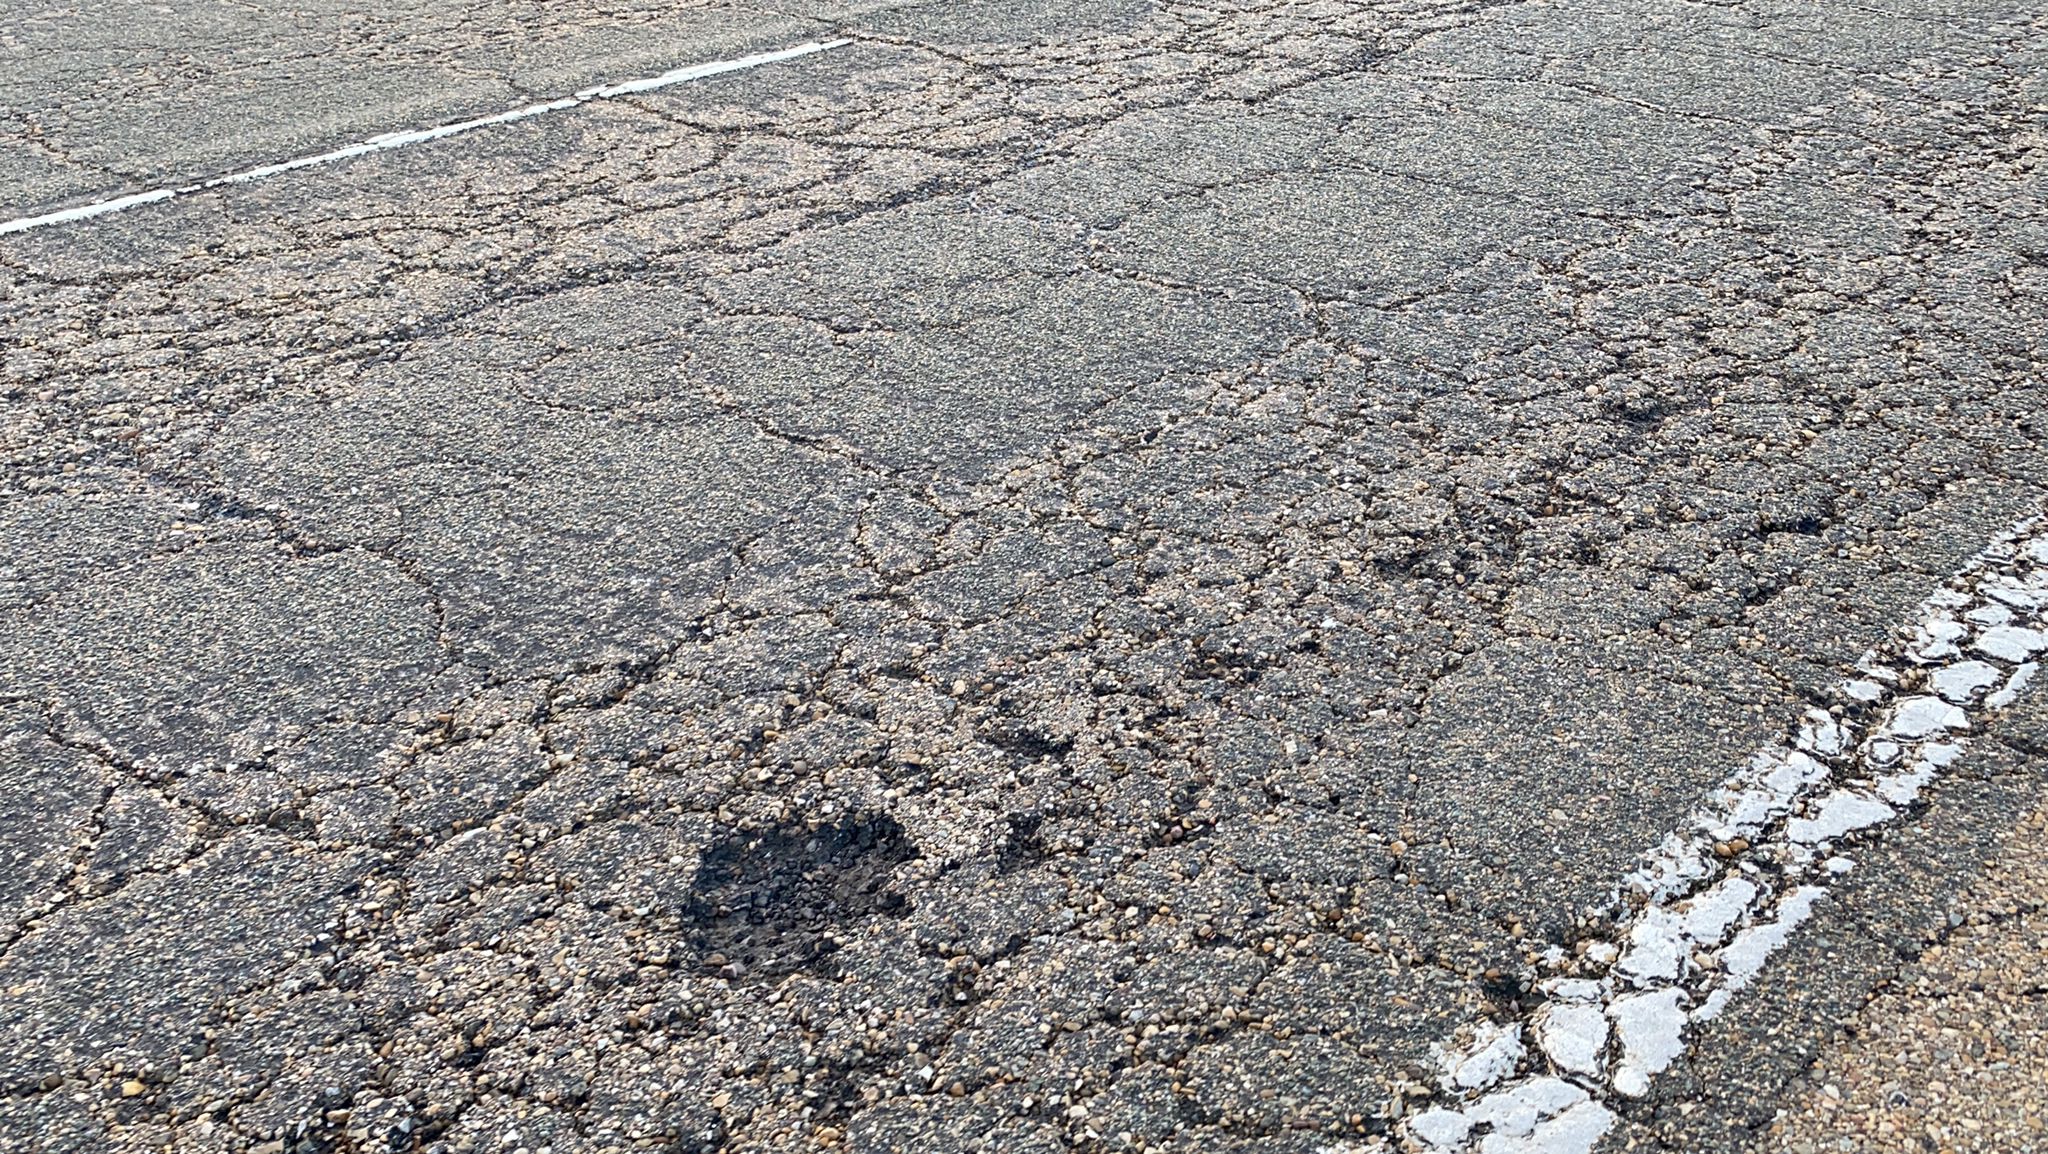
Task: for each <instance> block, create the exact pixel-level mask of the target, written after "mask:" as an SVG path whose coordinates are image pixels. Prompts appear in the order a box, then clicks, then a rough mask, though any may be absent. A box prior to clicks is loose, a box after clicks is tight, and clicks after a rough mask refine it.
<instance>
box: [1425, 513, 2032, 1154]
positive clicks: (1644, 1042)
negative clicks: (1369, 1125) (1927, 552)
mask: <svg viewBox="0 0 2048 1154" xmlns="http://www.w3.org/2000/svg"><path fill="white" fill-rule="evenodd" d="M2044 623H2048V531H2043V526H2042V524H2041V523H2040V522H2039V521H2038V520H2033V519H2030V520H2027V521H2023V522H2021V523H2020V524H2018V525H2017V526H2014V527H2013V528H2012V529H2011V530H2009V531H2007V532H2006V533H2004V534H2002V535H2000V536H1999V537H1998V538H1997V539H1996V540H1995V541H1993V542H1992V543H1991V545H1990V546H1988V547H1987V548H1986V549H1985V550H1984V551H1983V552H1982V553H1979V554H1978V555H1977V556H1976V557H1975V558H1973V559H1972V560H1971V562H1970V563H1969V564H1968V565H1967V566H1965V567H1964V568H1963V570H1962V571H1961V572H1959V573H1957V574H1956V575H1955V576H1954V577H1951V578H1950V579H1949V580H1948V581H1947V582H1945V583H1944V584H1943V586H1942V587H1941V588H1939V589H1937V590H1936V591H1935V592H1934V594H1933V596H1931V597H1929V598H1928V599H1927V600H1926V601H1925V602H1924V603H1922V605H1921V606H1920V609H1919V612H1918V616H1917V619H1916V621H1915V622H1914V625H1913V631H1912V635H1911V640H1910V641H1908V642H1901V643H1899V644H1898V645H1897V646H1896V647H1895V651H1893V652H1890V653H1887V654H1884V655H1880V654H1878V653H1876V652H1873V653H1870V654H1866V655H1865V656H1864V658H1863V660H1862V661H1860V662H1859V663H1858V664H1857V670H1858V673H1857V676H1855V677H1854V678H1852V679H1851V680H1849V681H1846V682H1844V683H1843V684H1842V685H1840V686H1838V687H1837V690H1836V694H1837V697H1838V699H1839V701H1840V703H1841V705H1840V707H1838V708H1835V709H1809V710H1808V711H1807V712H1806V714H1805V715H1804V716H1803V717H1802V718H1801V719H1800V720H1799V722H1798V725H1797V727H1796V732H1795V733H1794V735H1793V736H1791V737H1790V738H1788V739H1787V740H1786V741H1784V742H1782V743H1780V744H1777V745H1773V746H1770V747H1768V748H1766V749H1763V750H1761V751H1759V752H1758V753H1757V754H1756V756H1755V757H1753V758H1752V759H1751V760H1750V762H1749V763H1748V764H1747V765H1745V766H1744V767H1743V768H1742V769H1741V770H1739V771H1738V772H1736V773H1735V774H1734V775H1733V776H1731V777H1730V778H1728V780H1727V781H1726V782H1724V783H1723V784H1722V785H1721V787H1720V788H1719V789H1717V790H1715V791H1714V792H1713V793H1712V794H1710V795H1709V796H1708V798H1707V800H1706V802H1705V803H1704V804H1703V805H1702V806H1701V807H1700V808H1699V809H1698V810H1697V811H1695V812H1694V814H1693V815H1692V817H1691V818H1690V819H1689V820H1688V821H1687V822H1686V823H1685V825H1684V826H1683V827H1681V828H1680V829H1677V830H1674V831H1672V832H1671V833H1670V834H1668V835H1667V836H1666V837H1665V838H1664V840H1663V841H1662V842H1660V843H1659V844H1658V845H1657V846H1656V847H1654V848H1653V849H1651V850H1650V851H1649V852H1647V853H1646V854H1644V855H1643V859H1642V866H1641V868H1640V869H1638V870H1636V871H1635V872H1634V873H1632V874H1630V875H1629V876H1628V877H1626V878H1624V879H1622V882H1621V885H1620V886H1619V887H1618V889H1617V892H1616V893H1615V895H1614V898H1613V900H1612V902H1611V904H1610V905H1609V907H1608V908H1607V909H1606V910H1604V911H1600V912H1602V913H1604V914H1605V915H1607V916H1609V917H1611V918H1612V919H1613V926H1614V929H1613V932H1612V933H1611V934H1608V935H1606V936H1605V938H1604V940H1600V941H1597V942H1594V943H1593V944H1592V945H1591V947H1590V948H1588V949H1586V950H1584V952H1583V953H1581V954H1580V955H1579V956H1576V957H1572V956H1566V955H1565V953H1564V951H1563V950H1561V949H1556V948H1553V949H1552V951H1551V952H1550V954H1549V955H1547V956H1546V957H1545V958H1544V961H1543V976H1542V978H1541V979H1540V981H1539V988H1540V989H1541V990H1542V991H1543V993H1544V994H1545V995H1546V997H1547V1001H1546V1003H1545V1005H1543V1006H1542V1007H1541V1008H1540V1009H1538V1010H1537V1011H1535V1012H1534V1013H1533V1014H1532V1015H1531V1018H1530V1021H1529V1022H1528V1023H1527V1026H1528V1027H1529V1029H1527V1030H1525V1029H1524V1023H1520V1022H1517V1023H1511V1024H1508V1025H1505V1026H1502V1025H1495V1024H1491V1023H1484V1024H1480V1025H1478V1026H1476V1027H1472V1028H1469V1029H1467V1030H1466V1031H1464V1032H1462V1033H1461V1034H1460V1035H1458V1036H1456V1037H1454V1038H1452V1039H1450V1040H1448V1041H1447V1042H1446V1043H1445V1044H1444V1045H1442V1046H1441V1047H1440V1048H1439V1053H1440V1056H1441V1060H1442V1065H1443V1083H1442V1098H1441V1099H1440V1101H1441V1103H1442V1104H1440V1105H1438V1106H1435V1107H1434V1108H1432V1109H1430V1110H1428V1111H1427V1112H1425V1113H1422V1114H1419V1115H1416V1116H1414V1117H1412V1118H1409V1119H1406V1120H1405V1121H1404V1123H1403V1124H1402V1128H1401V1130H1402V1136H1403V1137H1404V1138H1407V1139H1410V1140H1412V1141H1413V1142H1414V1143H1415V1144H1417V1145H1419V1146H1420V1147H1421V1148H1424V1149H1428V1150H1432V1151H1437V1152H1439V1154H1468V1152H1472V1151H1477V1152H1479V1154H1507V1152H1510V1151H1519V1152H1526V1154H1587V1152H1588V1151H1590V1150H1591V1149H1592V1148H1593V1146H1594V1145H1595V1144H1596V1143H1597V1142H1598V1141H1599V1140H1600V1138H1601V1137H1602V1136H1603V1135H1604V1134H1605V1133H1606V1132H1607V1131H1608V1130H1609V1129H1610V1128H1611V1127H1612V1126H1613V1124H1614V1122H1615V1121H1616V1115H1615V1112H1614V1110H1613V1109H1611V1108H1610V1106H1609V1105H1607V1104H1604V1103H1611V1102H1612V1101H1613V1100H1614V1099H1616V1098H1627V1097H1639V1096H1641V1095H1643V1094H1646V1093H1648V1092H1649V1089H1650V1086H1651V1082H1652V1080H1653V1079H1654V1078H1655V1077H1656V1076H1657V1075H1658V1074H1659V1073H1661V1072H1662V1071H1664V1070H1665V1069H1667V1068H1668V1067H1669V1066H1670V1065H1671V1064H1672V1063H1673V1062H1674V1061H1675V1060H1677V1058H1678V1057H1679V1056H1680V1055H1682V1054H1683V1053H1684V1051H1685V1045H1686V1036H1687V1035H1688V1034H1689V1033H1691V1032H1692V1031H1693V1030H1695V1029H1696V1028H1697V1027H1698V1026H1699V1024H1700V1023H1703V1022H1707V1021H1710V1020H1712V1019H1713V1018H1715V1017H1717V1016H1719V1015H1720V1014H1721V1013H1722V1011H1723V1010H1724V1009H1726V1007H1727V1005H1728V1003H1729V1000H1730V999H1731V998H1732V997H1734V996H1735V994H1736V993H1737V991H1739V990H1741V989H1742V988H1743V987H1745V986H1748V985H1749V984H1750V983H1751V982H1753V981H1754V980H1755V979H1756V977H1757V975H1758V974H1759V973H1760V972H1762V970H1763V968H1764V966H1765V965H1766V963H1767V962H1768V961H1769V959H1770V956H1771V955H1772V954H1773V953H1774V952H1775V951H1777V950H1778V949H1779V948H1781V947H1782V946H1784V945H1785V943H1786V942H1787V941H1788V940H1790V938H1791V937H1792V934H1793V932H1794V931H1795V930H1796V929H1797V928H1798V927H1799V925H1800V924H1801V923H1803V922H1805V921H1807V920H1808V919H1809V918H1814V917H1820V916H1824V913H1825V901H1826V899H1827V896H1828V892H1829V886H1830V884H1831V883H1832V882H1833V881H1834V880H1835V879H1837V878H1839V877H1840V876H1841V875H1843V874H1845V873H1847V872H1849V871H1850V870H1851V869H1853V868H1854V865H1855V863H1854V861H1853V859H1851V858H1850V857H1848V856H1847V851H1850V850H1853V848H1854V846H1855V844H1856V842H1857V841H1858V840H1859V839H1861V838H1864V837H1868V836H1870V835H1871V834H1872V833H1873V832H1874V831H1876V830H1878V829H1879V828H1881V827H1882V826H1884V825H1887V824H1892V823H1895V822H1897V821H1898V820H1900V817H1901V811H1902V810H1903V809H1904V808H1905V807H1907V806H1909V805H1911V804H1912V803H1913V802H1914V801H1915V800H1916V799H1917V798H1918V797H1919V794H1920V792H1921V790H1922V789H1924V788H1925V787H1926V786H1927V785H1928V784H1929V783H1931V782H1932V781H1933V780H1934V779H1935V778H1936V777H1938V776H1939V775H1940V774H1941V772H1942V771H1943V770H1945V769H1947V768H1948V766H1949V765H1950V764H1952V763H1953V762H1954V761H1955V760H1956V758H1958V757H1959V756H1961V754H1962V752H1963V749H1964V747H1965V745H1966V738H1965V737H1964V736H1963V735H1964V734H1966V733H1969V732H1970V731H1972V730H1974V729H1975V728H1977V726H1978V725H1979V723H1980V722H1981V721H1982V720H1983V719H1984V716H1985V714H1987V713H1989V712H1995V711H1997V710H1999V709H2003V708H2004V707H2006V706H2007V705H2010V704H2011V703H2012V701H2013V700H2014V698H2015V697H2016V696H2017V694H2018V693H2019V691H2020V689H2021V688H2023V687H2024V686H2025V685H2026V684H2027V682H2028V681H2029V679H2030V678H2031V677H2032V675H2033V673H2034V669H2035V666H2036V662H2035V658H2036V657H2038V656H2040V655H2041V654H2042V653H2043V652H2044V651H2048V632H2043V631H2042V630H2041V629H2040V628H2039V627H2040V626H2042V625H2043V624H2044ZM1859 719H1862V720H1861V721H1859ZM1859 724H1863V725H1867V727H1868V730H1867V732H1865V733H1862V734H1860V735H1859V733H1858V732H1857V728H1858V725H1859ZM1817 907H1818V908H1817ZM1525 1034H1526V1035H1527V1036H1529V1037H1530V1038H1531V1039H1532V1041H1533V1043H1534V1044H1533V1045H1531V1046H1528V1047H1524V1046H1522V1045H1521V1044H1520V1039H1521V1038H1522V1037H1523V1036H1524V1035H1525ZM1560 1084H1564V1085H1568V1086H1570V1087H1571V1088H1573V1089H1575V1090H1577V1091H1579V1093H1578V1094H1571V1093H1566V1092H1564V1091H1561V1090H1559V1089H1558V1086H1559V1085H1560ZM1538 1091H1540V1092H1538Z"/></svg>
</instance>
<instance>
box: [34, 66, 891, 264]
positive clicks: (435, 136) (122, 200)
mask: <svg viewBox="0 0 2048 1154" xmlns="http://www.w3.org/2000/svg"><path fill="white" fill-rule="evenodd" d="M851 43H853V41H851V40H813V41H808V42H806V43H803V44H798V45H796V46H795V47H792V48H783V49H778V50H777V51H774V52H762V53H759V54H757V55H754V56H742V57H740V58H739V59H737V60H713V61H711V62H709V63H706V64H692V65H690V66H689V67H687V68H677V69H674V70H672V71H669V72H664V73H662V74H661V75H659V76H648V77H644V78H642V79H639V80H628V81H625V82H624V83H620V84H605V85H599V86H597V87H595V88H586V89H584V90H582V91H581V92H577V93H575V94H574V95H570V96H564V97H561V98H560V99H557V100H550V101H548V102H546V103H544V104H529V105H526V106H525V107H523V108H514V109H512V110H510V111H508V112H500V113H497V114H496V115H493V116H479V117H477V118H476V119H474V120H461V121H457V122H455V123H453V124H441V125H436V126H434V127H432V128H417V129H411V130H408V131H404V132H386V133H384V134H382V135H379V136H373V137H370V138H369V139H368V140H363V141H358V142H357V143H355V144H351V145H348V146H347V147H345V148H337V149H335V150H334V151H332V152H322V153H317V154H314V155H312V156H299V157H294V158H292V159H290V160H281V161H278V162H277V163H275V164H266V165H262V166H260V167H257V168H248V169H243V170H242V171H240V172H231V173H228V174H227V175H225V176H216V177H212V178H210V179H207V180H201V181H196V182H194V183H192V184H183V185H175V186H172V187H169V188H157V189H151V190H150V191H148V192H138V193H134V194H133V195H129V196H119V197H115V198H113V199H111V200H102V201H98V202H96V203H93V204H84V205H79V206H78V207H76V208H66V209H61V210H59V211H57V212H50V213H44V214H43V215H41V216H24V217H19V218H17V219H14V220H9V221H0V236H5V235H7V234H9V233H16V232H27V231H29V230H30V229H36V228H47V227H49V226H50V225H56V224H70V223H72V222H74V221H80V220H88V219H91V218H92V217H95V216H104V215H106V214H107V213H110V212H120V211H121V210H122V209H127V208H134V207H135V206H136V205H140V204H153V203H155V202H157V201H160V200H170V199H171V198H172V197H178V196H189V195H191V194H192V193H195V192H203V191H205V190H207V189H210V188H220V187H222V186H224V185H230V184H247V183H249V182H250V181H252V180H262V179H263V178H265V177H268V176H276V175H277V174H279V173H281V172H290V171H292V170H293V169H297V168H308V167H311V166H312V165H316V164H333V163H335V162H336V161H342V160H348V159H350V158H351V157H357V156H363V155H366V154H368V153H372V152H388V151H390V150H391V149H394V148H404V147H406V146H408V145H413V144H423V143H425V142H427V141H429V140H440V139H442V138H443V137H448V136H455V135H457V134H459V133H464V132H470V131H473V130H475V129H479V128H489V127H491V126H492V125H495V124H510V123H512V122H513V121H516V120H525V119H527V118H528V117H533V116H539V115H541V114H542V113H546V112H560V111H561V110H563V109H565V108H574V107H576V106H577V105H579V104H588V103H590V102H591V101H593V100H611V99H614V98H616V97H620V96H633V95H636V94H638V93H642V92H653V91H654V90H656V89H658V88H667V87H669V86H670V85H672V84H682V83H685V82H687V81H691V80H702V79H704V78H705V77H707V76H717V75H720V74H722V73H726V72H740V71H743V70H745V69H748V68H758V67H760V66H761V65H763V64H776V63H780V62H781V61H784V60H794V59H796V58H797V57H799V56H809V55H811V54H812V53H814V52H828V51H830V50H832V49H834V48H844V47H845V46H847V45H848V44H851Z"/></svg>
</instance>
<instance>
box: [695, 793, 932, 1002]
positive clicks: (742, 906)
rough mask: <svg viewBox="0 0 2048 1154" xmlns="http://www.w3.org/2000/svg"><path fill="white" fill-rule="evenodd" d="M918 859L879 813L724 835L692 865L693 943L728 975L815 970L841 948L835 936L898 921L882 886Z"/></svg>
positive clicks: (894, 897)
mask: <svg viewBox="0 0 2048 1154" xmlns="http://www.w3.org/2000/svg"><path fill="white" fill-rule="evenodd" d="M916 856H917V850H916V847H915V846H913V845H912V844H911V842H910V839H909V838H908V837H906V836H905V835H904V833H903V827H901V826H899V825H897V824H896V822H895V821H894V820H893V819H891V818H889V817H888V816H886V815H882V814H853V815H847V816H842V817H840V818H838V819H836V820H834V821H832V822H830V823H820V824H812V823H809V822H803V821H795V822H788V823H784V824H782V825H777V826H771V827H768V828H766V829H736V830H731V831H729V832H727V833H726V834H725V835H724V836H722V837H720V838H719V839H718V840H717V841H716V842H714V843H713V844H712V845H711V847H710V848H709V849H707V850H706V851H705V852H704V855H703V857H702V859H701V861H700V864H699V865H698V867H697V878H696V881H695V883H694V884H693V886H692V889H693V890H694V892H695V895H696V897H695V900H694V902H693V904H692V907H691V909H690V920H691V921H692V922H693V923H694V927H693V930H692V932H691V935H690V936H691V939H692V940H693V942H694V944H695V945H696V947H697V949H698V951H699V953H700V955H701V956H702V957H703V959H704V961H705V964H706V965H707V966H708V967H710V968H712V969H716V970H718V971H719V972H720V973H721V974H723V975H724V976H725V977H728V978H735V979H748V980H760V979H764V978H775V977H781V976H783V975H786V974H792V973H795V972H797V971H799V970H808V969H814V968H816V967H817V966H818V965H819V963H820V962H822V961H823V960H824V959H825V958H826V957H827V956H828V955H830V954H831V953H832V952H833V951H834V950H836V949H838V948H839V940H838V939H839V936H840V932H841V931H842V930H844V929H846V928H847V927H849V926H853V925H856V924H859V923H861V922H863V921H866V920H867V919H869V918H873V917H884V916H886V917H899V916H901V915H902V913H903V911H904V904H905V903H904V899H903V895H901V894H900V893H897V892H896V891H895V890H894V889H893V888H891V886H890V882H891V880H892V879H893V877H894V874H895V869H896V867H897V866H898V865H900V864H902V863H903V862H906V861H909V860H911V859H912V858H915V857H916Z"/></svg>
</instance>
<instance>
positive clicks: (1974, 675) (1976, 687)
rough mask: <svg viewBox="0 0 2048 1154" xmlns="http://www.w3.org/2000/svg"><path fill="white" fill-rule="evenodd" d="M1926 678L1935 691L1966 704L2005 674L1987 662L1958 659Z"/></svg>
mask: <svg viewBox="0 0 2048 1154" xmlns="http://www.w3.org/2000/svg"><path fill="white" fill-rule="evenodd" d="M1928 680H1929V683H1930V684H1932V685H1933V686H1934V691H1935V692H1936V693H1938V694H1940V695H1941V696H1943V697H1946V698H1948V699H1949V700H1950V701H1953V702H1955V703H1956V704H1958V705H1967V704H1969V702H1970V700H1971V699H1972V698H1974V697H1976V696H1977V694H1978V693H1979V692H1981V691H1983V690H1986V689H1989V688H1991V687H1992V686H1994V685H1996V684H1998V683H1999V682H2001V681H2003V680H2005V674H2003V673H2001V672H1999V670H1998V667H1997V666H1995V665H1992V664H1990V663H1988V662H1983V661H1958V662H1956V663H1955V664H1954V665H1950V666H1946V667H1944V668H1942V669H1937V670H1935V671H1934V676H1933V677H1931V678H1929V679H1928Z"/></svg>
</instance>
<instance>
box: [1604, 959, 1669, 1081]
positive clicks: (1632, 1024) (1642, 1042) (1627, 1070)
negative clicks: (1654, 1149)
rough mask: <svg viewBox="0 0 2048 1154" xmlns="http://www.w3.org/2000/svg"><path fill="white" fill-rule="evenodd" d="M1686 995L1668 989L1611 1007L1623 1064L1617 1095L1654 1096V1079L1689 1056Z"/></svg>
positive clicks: (1616, 1077)
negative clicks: (1652, 1079) (1651, 1078)
mask: <svg viewBox="0 0 2048 1154" xmlns="http://www.w3.org/2000/svg"><path fill="white" fill-rule="evenodd" d="M1684 1002H1685V991H1684V990H1681V989H1679V988H1678V987H1676V986H1666V987H1664V988H1663V989H1661V990H1654V991H1652V992H1650V993H1647V994H1631V995H1629V996H1628V997H1625V998H1616V999H1615V1000H1614V1004H1613V1005H1611V1006H1609V1007H1607V1016H1608V1017H1610V1018H1613V1019H1614V1033H1615V1035H1616V1041H1618V1042H1619V1043H1620V1045H1621V1060H1620V1061H1618V1062H1616V1063H1615V1065H1614V1078H1613V1085H1614V1089H1615V1092H1616V1093H1619V1094H1626V1095H1628V1096H1629V1097H1631V1098H1640V1097H1642V1096H1643V1095H1644V1094H1647V1093H1649V1092H1650V1077H1651V1076H1652V1075H1654V1074H1661V1073H1663V1072H1664V1071H1665V1070H1666V1069H1667V1068H1668V1067H1669V1066H1670V1065H1671V1063H1672V1062H1673V1061H1675V1060H1677V1058H1678V1056H1679V1055H1680V1054H1683V1053H1685V1037H1684V1031H1685V1007H1684Z"/></svg>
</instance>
